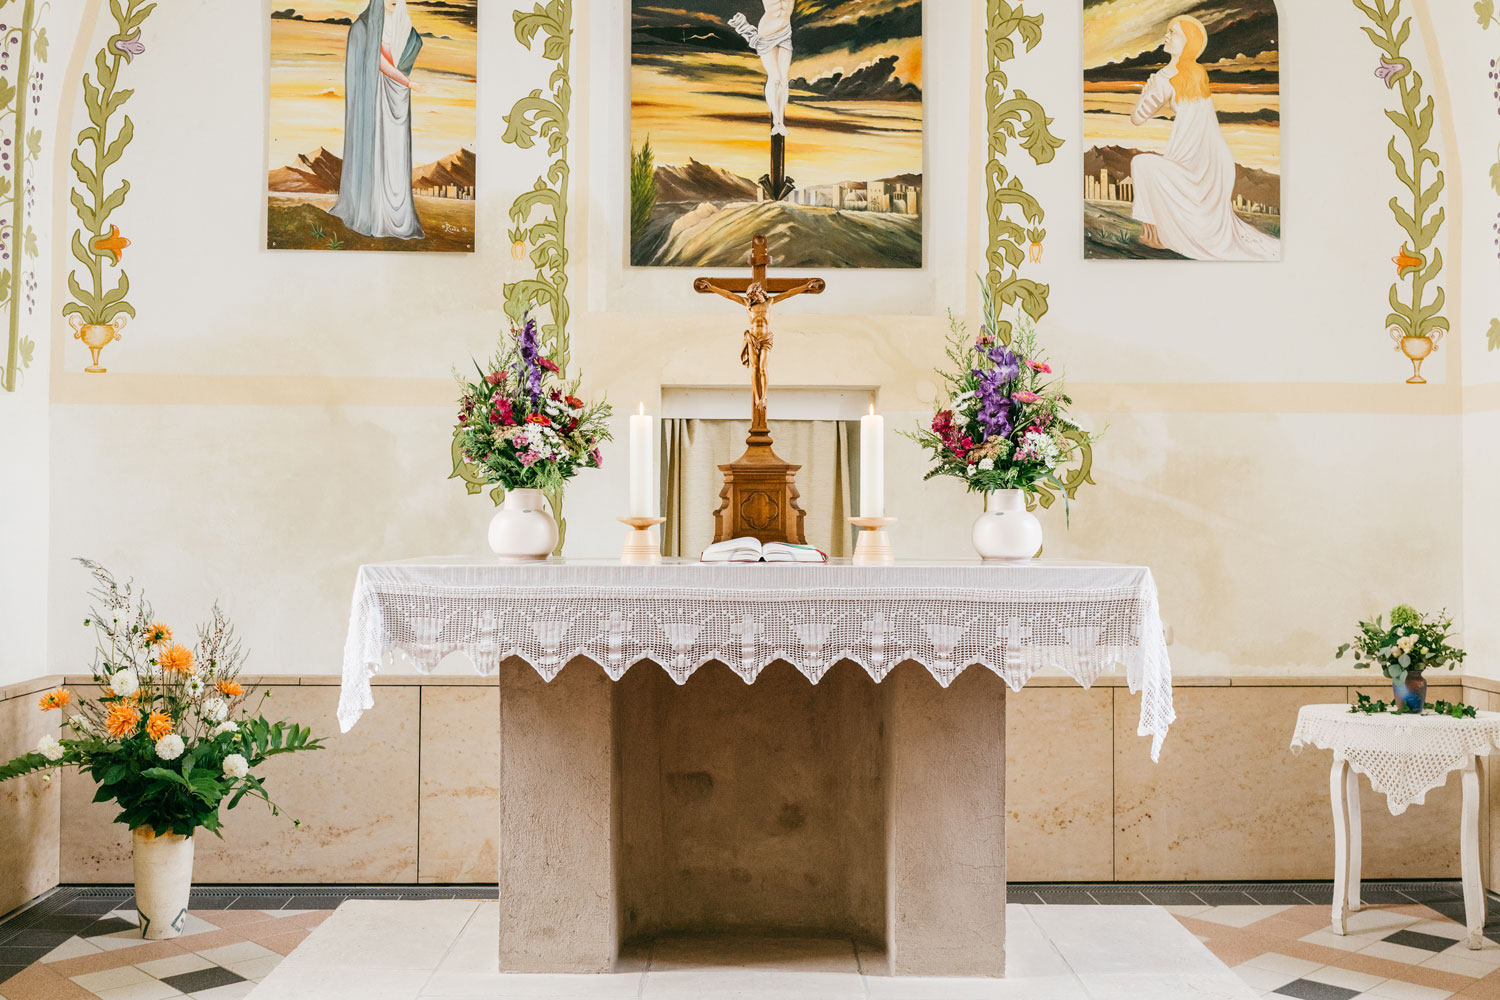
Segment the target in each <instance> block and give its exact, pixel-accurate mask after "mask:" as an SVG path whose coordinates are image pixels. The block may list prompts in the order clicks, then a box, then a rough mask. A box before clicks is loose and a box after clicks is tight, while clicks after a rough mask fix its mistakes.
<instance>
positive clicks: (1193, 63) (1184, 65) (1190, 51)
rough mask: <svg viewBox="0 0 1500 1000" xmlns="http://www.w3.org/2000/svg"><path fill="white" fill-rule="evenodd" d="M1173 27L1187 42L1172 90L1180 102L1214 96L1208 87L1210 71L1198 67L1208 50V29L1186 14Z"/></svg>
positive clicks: (1179, 60)
mask: <svg viewBox="0 0 1500 1000" xmlns="http://www.w3.org/2000/svg"><path fill="white" fill-rule="evenodd" d="M1172 27H1174V28H1181V29H1182V34H1183V37H1184V38H1186V39H1187V42H1186V43H1185V44H1184V45H1183V47H1182V55H1180V56H1178V57H1177V66H1176V70H1177V72H1176V74H1175V75H1174V76H1173V77H1172V89H1173V90H1175V91H1176V92H1177V99H1178V100H1179V101H1191V100H1195V99H1198V98H1208V97H1212V96H1213V91H1212V89H1210V88H1209V85H1208V71H1207V70H1205V69H1204V68H1203V67H1202V66H1200V65H1198V57H1199V56H1201V55H1202V54H1203V50H1204V49H1206V48H1208V29H1207V28H1205V27H1204V26H1203V22H1202V21H1200V20H1198V19H1197V18H1196V17H1189V16H1188V15H1186V14H1184V15H1183V16H1182V17H1179V18H1177V19H1176V20H1174V21H1173V22H1172Z"/></svg>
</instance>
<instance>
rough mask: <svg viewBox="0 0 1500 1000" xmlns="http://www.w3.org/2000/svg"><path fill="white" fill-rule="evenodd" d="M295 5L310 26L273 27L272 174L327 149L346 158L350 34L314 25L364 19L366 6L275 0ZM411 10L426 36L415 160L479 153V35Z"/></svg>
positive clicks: (280, 22)
mask: <svg viewBox="0 0 1500 1000" xmlns="http://www.w3.org/2000/svg"><path fill="white" fill-rule="evenodd" d="M467 2H469V3H470V4H473V3H474V2H476V0H467ZM289 7H290V8H292V9H294V10H296V11H297V13H299V14H301V15H302V16H303V18H304V20H303V21H292V20H286V19H279V18H278V19H273V20H272V21H271V95H270V97H271V102H270V103H271V136H270V166H271V169H273V170H274V169H275V168H277V167H282V166H286V165H287V164H289V163H292V162H293V161H295V160H296V158H297V156H298V155H299V154H301V153H311V152H314V151H316V150H317V149H318V147H320V146H321V147H323V148H326V149H327V150H329V151H330V152H332V153H333V154H335V155H341V154H342V150H343V133H344V47H345V44H346V42H347V40H348V37H349V28H348V27H347V26H346V25H342V24H320V23H315V22H317V21H321V20H324V19H326V18H334V17H348V18H354V17H358V16H359V14H360V12H361V11H363V10H364V9H365V0H305V2H300V3H299V2H297V0H272V2H271V3H270V5H269V8H268V9H269V10H285V9H287V8H289ZM408 10H409V11H410V12H411V19H412V26H413V27H415V28H416V29H417V31H419V32H421V33H422V35H423V39H422V42H423V44H422V52H421V54H420V55H419V56H417V64H416V67H415V68H414V69H413V70H412V162H413V163H414V164H415V165H417V166H421V165H423V164H427V163H431V162H432V161H433V160H437V159H441V158H442V157H444V156H447V155H448V154H450V153H453V152H456V151H457V150H459V149H461V148H464V147H467V148H469V149H473V148H474V142H475V108H474V95H475V72H476V66H475V64H476V51H477V42H478V36H477V33H476V31H475V29H474V28H473V27H472V26H470V25H467V24H464V23H462V21H460V20H457V19H455V18H451V17H445V16H442V15H440V14H435V13H433V12H432V11H431V10H427V9H423V8H422V7H421V6H419V5H417V4H414V3H413V4H410V5H409V6H408ZM268 16H269V15H268ZM428 35H436V36H443V35H447V36H448V37H447V38H442V37H427V36H428Z"/></svg>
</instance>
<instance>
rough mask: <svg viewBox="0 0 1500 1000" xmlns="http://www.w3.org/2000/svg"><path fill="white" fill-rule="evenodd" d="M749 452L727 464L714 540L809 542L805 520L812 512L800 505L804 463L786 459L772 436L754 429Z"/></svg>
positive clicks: (747, 449)
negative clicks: (799, 478)
mask: <svg viewBox="0 0 1500 1000" xmlns="http://www.w3.org/2000/svg"><path fill="white" fill-rule="evenodd" d="M745 444H746V445H747V447H746V448H745V453H744V454H743V455H741V456H740V457H739V458H738V459H736V460H735V461H733V462H730V463H729V464H728V465H721V466H719V471H720V472H722V473H724V488H723V489H722V490H720V491H719V500H720V504H719V509H718V510H717V511H715V512H714V541H716V542H727V541H729V540H730V539H731V538H746V537H749V538H756V539H759V540H760V542H761V543H762V544H764V543H766V542H790V543H792V544H793V545H806V544H807V536H806V535H805V534H804V533H803V530H802V525H803V521H804V520H805V519H806V518H807V512H806V511H804V510H803V509H802V508H801V507H799V506H797V499H798V497H799V496H800V495H801V494H799V493H798V492H797V472H798V470H800V469H801V468H802V466H800V465H792V464H791V463H790V462H786V461H783V460H782V459H781V458H780V457H779V456H778V455H777V454H776V452H775V451H774V450H772V448H771V435H770V433H769V432H768V431H766V430H765V429H764V428H752V429H751V431H750V437H749V438H748V439H746V441H745Z"/></svg>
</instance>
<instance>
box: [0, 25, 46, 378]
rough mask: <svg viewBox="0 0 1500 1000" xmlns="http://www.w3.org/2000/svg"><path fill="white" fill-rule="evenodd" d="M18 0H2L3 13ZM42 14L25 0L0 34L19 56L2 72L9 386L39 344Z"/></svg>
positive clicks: (0, 225)
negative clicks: (33, 329)
mask: <svg viewBox="0 0 1500 1000" xmlns="http://www.w3.org/2000/svg"><path fill="white" fill-rule="evenodd" d="M13 2H14V0H3V2H0V13H3V12H5V10H6V8H8V7H10V6H11V4H12V3H13ZM43 9H44V10H45V5H44V6H43ZM38 17H39V14H38V11H37V7H36V0H25V2H24V3H23V4H22V5H21V19H20V23H19V24H17V25H13V26H12V27H10V28H9V29H8V30H7V31H6V32H5V34H4V35H3V36H0V47H3V49H4V52H5V55H6V56H7V59H6V60H5V61H6V62H7V63H8V62H9V61H10V59H14V60H15V61H16V76H15V80H14V82H13V81H12V80H11V79H10V78H8V77H6V76H4V75H3V74H0V135H3V136H4V137H5V139H6V142H7V143H8V144H9V146H10V149H11V150H12V151H13V152H12V162H10V163H7V164H5V166H4V174H3V175H0V198H5V199H7V200H8V201H9V204H8V205H0V249H4V250H5V251H7V252H9V253H10V254H11V255H12V260H11V264H12V266H11V267H10V268H9V269H8V270H6V271H5V272H3V274H0V279H3V281H0V285H3V288H0V305H3V306H4V307H5V308H6V309H7V310H8V315H7V316H6V320H7V331H6V347H5V369H4V371H3V372H0V389H4V390H5V391H6V392H15V391H16V388H17V387H18V386H19V384H20V378H21V372H22V371H24V370H25V369H27V368H29V367H31V362H32V359H33V358H34V356H35V349H36V344H35V343H33V342H32V341H31V340H30V339H29V338H26V337H23V336H22V335H21V310H22V306H23V305H24V307H25V310H26V312H27V314H30V313H31V310H32V307H33V306H34V305H35V300H34V299H33V297H32V296H33V295H35V292H36V283H35V262H36V259H37V257H38V256H39V254H40V248H39V247H38V246H37V238H36V232H35V230H33V229H32V227H31V224H30V223H29V222H28V221H27V219H26V208H27V205H26V196H27V193H28V191H29V190H34V187H35V185H34V182H33V181H32V180H31V178H30V175H29V171H30V168H31V167H33V166H34V165H35V164H36V162H37V161H38V160H40V159H41V156H42V131H41V129H39V128H36V127H34V126H33V127H30V128H28V127H27V116H28V113H29V111H30V110H31V106H32V99H33V98H40V95H41V87H42V80H41V73H40V71H39V70H38V67H39V66H40V65H41V64H42V63H45V62H46V61H47V30H46V29H45V28H38V27H37V18H38ZM6 208H8V209H9V212H6V211H5V209H6Z"/></svg>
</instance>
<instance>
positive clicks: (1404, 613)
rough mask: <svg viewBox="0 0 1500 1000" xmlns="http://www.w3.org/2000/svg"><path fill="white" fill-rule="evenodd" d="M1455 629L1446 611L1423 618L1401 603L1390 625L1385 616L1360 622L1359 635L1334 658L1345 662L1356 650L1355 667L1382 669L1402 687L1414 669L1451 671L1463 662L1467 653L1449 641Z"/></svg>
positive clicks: (1340, 649) (1395, 610)
mask: <svg viewBox="0 0 1500 1000" xmlns="http://www.w3.org/2000/svg"><path fill="white" fill-rule="evenodd" d="M1452 629H1453V616H1452V615H1450V614H1448V613H1447V612H1446V611H1444V612H1441V613H1440V614H1436V615H1424V614H1421V613H1419V612H1418V611H1417V610H1416V609H1415V608H1413V607H1412V606H1411V605H1410V604H1398V605H1396V606H1395V607H1394V608H1392V609H1391V623H1390V624H1389V625H1387V624H1386V623H1385V620H1384V616H1382V615H1376V616H1375V617H1374V618H1373V619H1371V620H1369V621H1362V622H1360V623H1359V635H1358V636H1356V637H1355V639H1354V641H1353V642H1346V643H1344V644H1343V645H1342V646H1340V647H1339V648H1338V652H1337V653H1335V654H1334V656H1335V658H1337V659H1342V658H1343V656H1344V654H1345V653H1347V652H1349V651H1350V650H1353V651H1354V665H1355V666H1356V667H1359V668H1364V667H1372V666H1374V667H1379V668H1380V669H1381V671H1382V672H1383V673H1384V674H1385V675H1386V676H1387V677H1389V678H1390V679H1391V680H1393V681H1395V682H1396V683H1398V684H1400V683H1403V682H1405V680H1406V675H1407V674H1408V673H1410V672H1411V671H1413V670H1438V669H1441V668H1442V667H1447V668H1448V669H1449V670H1452V669H1453V668H1454V667H1456V666H1458V665H1459V664H1460V663H1462V662H1463V659H1464V651H1463V650H1462V649H1459V648H1458V647H1457V646H1453V645H1451V644H1450V643H1449V642H1448V639H1449V638H1450V637H1451V635H1452Z"/></svg>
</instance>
